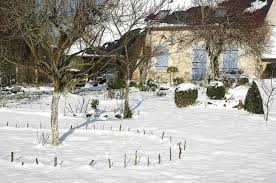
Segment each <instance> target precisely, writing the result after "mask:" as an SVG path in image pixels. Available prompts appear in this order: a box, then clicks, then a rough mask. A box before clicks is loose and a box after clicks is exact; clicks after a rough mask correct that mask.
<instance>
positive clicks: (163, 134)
mask: <svg viewBox="0 0 276 183" xmlns="http://www.w3.org/2000/svg"><path fill="white" fill-rule="evenodd" d="M164 136H165V131H163V133H162V139H164Z"/></svg>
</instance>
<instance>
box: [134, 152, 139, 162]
mask: <svg viewBox="0 0 276 183" xmlns="http://www.w3.org/2000/svg"><path fill="white" fill-rule="evenodd" d="M134 165H138V153H137V151H135V155H134Z"/></svg>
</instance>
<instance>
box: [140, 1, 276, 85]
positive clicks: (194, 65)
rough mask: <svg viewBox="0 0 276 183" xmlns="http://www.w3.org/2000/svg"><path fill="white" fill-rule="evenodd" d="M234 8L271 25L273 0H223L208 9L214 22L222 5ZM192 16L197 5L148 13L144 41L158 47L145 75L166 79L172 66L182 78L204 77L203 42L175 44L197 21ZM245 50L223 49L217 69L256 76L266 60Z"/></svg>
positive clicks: (274, 14) (274, 16)
mask: <svg viewBox="0 0 276 183" xmlns="http://www.w3.org/2000/svg"><path fill="white" fill-rule="evenodd" d="M229 7H231V8H232V9H231V8H229ZM237 7H238V8H239V11H243V12H245V13H252V18H253V19H254V21H256V22H260V23H262V22H264V20H265V21H266V22H269V24H270V26H271V27H273V26H275V23H276V1H275V0H243V1H241V0H227V1H226V0H225V1H223V2H221V3H219V4H218V5H217V7H216V9H214V10H212V11H214V17H215V18H216V20H215V21H220V20H219V19H220V18H221V17H223V16H224V15H225V13H226V11H225V9H226V8H228V9H227V11H229V10H230V11H236V9H237ZM204 8H209V7H204ZM196 16H201V7H199V6H198V7H191V8H189V9H186V10H178V11H174V12H170V11H168V10H162V11H160V12H159V13H157V14H155V15H154V14H151V15H150V16H149V17H148V18H147V19H146V21H148V23H149V24H150V26H149V27H148V28H147V29H146V31H147V38H146V39H147V41H146V44H148V45H150V47H152V48H156V47H159V49H157V51H156V55H155V57H153V58H152V60H151V62H150V63H149V64H150V66H149V70H148V71H146V72H147V78H152V79H157V80H160V81H162V82H168V81H169V73H167V68H168V67H170V66H174V67H177V68H178V70H179V72H178V73H176V77H179V78H183V79H184V80H185V81H191V80H192V81H202V80H207V79H208V77H209V75H208V73H209V72H208V71H209V69H210V62H209V59H208V55H207V52H206V49H205V48H204V47H203V46H202V45H203V44H204V43H198V44H194V43H191V44H190V45H189V46H185V47H184V48H183V47H181V44H179V42H181V41H179V40H180V39H182V38H181V35H182V36H183V35H186V36H189V32H190V30H191V29H193V28H194V27H195V26H199V25H200V24H201V22H200V18H199V19H195V18H194V17H196ZM236 18H240V17H236ZM221 20H223V19H221ZM211 21H213V20H211ZM214 24H215V23H214ZM271 30H272V28H271ZM246 52H247V50H245V49H242V48H240V47H238V46H235V45H231V46H229V47H226V48H224V51H223V53H222V54H221V55H220V56H219V58H218V61H219V66H220V67H219V72H220V73H221V74H222V73H246V74H251V75H255V76H260V75H261V73H262V71H263V70H264V69H265V67H266V64H267V62H266V59H265V58H260V57H256V56H253V55H249V54H246ZM137 75H138V72H136V78H137Z"/></svg>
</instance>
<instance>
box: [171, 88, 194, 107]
mask: <svg viewBox="0 0 276 183" xmlns="http://www.w3.org/2000/svg"><path fill="white" fill-rule="evenodd" d="M197 97H198V90H197V88H196V86H195V85H194V84H191V83H183V84H180V85H178V86H177V87H176V89H175V94H174V101H175V104H176V106H177V107H179V108H180V107H188V106H190V105H193V104H194V103H195V102H196V99H197Z"/></svg>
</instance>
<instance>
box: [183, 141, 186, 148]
mask: <svg viewBox="0 0 276 183" xmlns="http://www.w3.org/2000/svg"><path fill="white" fill-rule="evenodd" d="M183 151H186V140H185V142H184V148H183Z"/></svg>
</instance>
